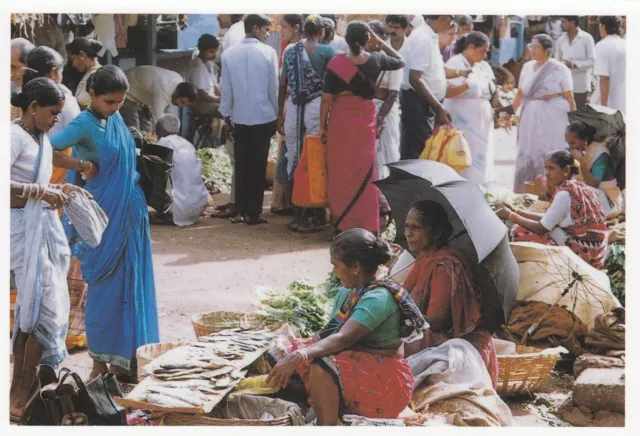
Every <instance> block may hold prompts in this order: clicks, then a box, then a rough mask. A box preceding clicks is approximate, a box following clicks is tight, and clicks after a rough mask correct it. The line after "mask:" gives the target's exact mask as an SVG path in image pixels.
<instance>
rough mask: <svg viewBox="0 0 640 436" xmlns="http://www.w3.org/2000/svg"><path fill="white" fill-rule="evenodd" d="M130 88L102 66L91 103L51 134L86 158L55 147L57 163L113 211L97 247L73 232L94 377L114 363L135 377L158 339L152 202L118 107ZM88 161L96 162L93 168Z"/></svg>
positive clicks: (118, 71)
mask: <svg viewBox="0 0 640 436" xmlns="http://www.w3.org/2000/svg"><path fill="white" fill-rule="evenodd" d="M128 88H129V83H128V82H127V78H126V76H125V74H124V73H123V72H122V70H121V69H120V68H118V67H116V66H113V65H108V66H105V67H102V68H100V69H99V70H98V71H96V73H95V74H93V75H92V76H91V77H90V79H89V82H88V84H87V89H88V90H89V94H90V96H91V104H90V106H89V107H88V108H87V109H86V110H85V111H84V112H82V113H81V114H80V115H78V116H77V117H76V118H75V119H74V120H73V121H72V122H71V123H70V124H69V125H68V126H67V128H66V129H65V130H63V131H62V132H61V133H59V134H58V135H56V136H54V137H53V138H52V139H51V144H52V145H53V147H54V148H55V149H57V150H64V149H66V148H69V147H71V146H74V153H75V154H76V155H77V156H78V157H81V158H83V159H82V160H79V159H76V158H75V157H68V156H64V155H63V154H62V153H60V152H55V156H54V165H61V166H64V167H66V168H68V169H70V170H74V171H75V170H80V171H81V172H82V173H83V176H84V177H85V178H86V179H88V180H87V182H86V184H85V186H84V187H85V189H86V190H87V191H89V192H90V193H91V194H92V195H93V197H94V198H95V199H96V201H97V202H98V204H99V205H100V207H102V209H103V210H104V211H105V213H106V214H107V216H108V217H109V225H108V226H107V229H106V231H105V234H104V235H103V237H102V243H101V244H100V245H99V246H98V247H96V248H93V249H92V248H90V247H88V246H87V245H86V244H84V243H83V242H82V241H81V240H79V239H78V238H72V241H73V247H72V250H73V252H74V254H75V255H77V256H78V257H79V258H80V260H81V261H82V275H83V277H84V280H85V282H86V283H87V284H88V285H89V289H88V293H87V304H86V309H85V326H86V331H87V342H88V346H89V355H90V356H91V357H92V359H93V371H92V373H91V378H93V377H95V376H97V375H98V374H100V373H102V372H104V371H106V370H107V364H109V365H110V366H111V368H110V370H111V372H113V373H115V374H117V375H118V376H119V377H120V378H125V377H127V376H128V377H133V376H135V373H136V369H137V368H136V360H135V357H136V350H137V349H138V347H140V346H142V345H145V344H149V343H154V342H158V341H159V333H158V312H157V307H156V293H155V283H154V278H153V263H152V259H151V240H150V237H149V216H148V213H147V204H146V201H145V197H144V194H143V192H142V190H141V188H140V186H139V185H138V180H139V179H140V175H139V174H138V173H137V172H136V152H135V144H134V141H133V137H132V136H131V133H130V132H129V130H128V128H127V126H126V125H125V123H124V121H123V120H122V117H121V116H120V114H119V113H118V109H119V108H120V106H121V105H122V103H123V102H124V99H125V96H126V93H127V90H128ZM84 158H86V160H87V161H88V162H85V159H84ZM89 162H93V163H94V164H97V165H95V167H94V166H93V165H91V164H90V163H89ZM87 165H89V166H90V167H93V168H92V170H91V171H90V172H87V171H86V166H87ZM96 172H97V174H96ZM69 177H71V178H73V177H75V174H73V173H72V174H70V176H69ZM64 221H65V224H66V221H67V219H66V217H65V219H64ZM67 228H68V226H67Z"/></svg>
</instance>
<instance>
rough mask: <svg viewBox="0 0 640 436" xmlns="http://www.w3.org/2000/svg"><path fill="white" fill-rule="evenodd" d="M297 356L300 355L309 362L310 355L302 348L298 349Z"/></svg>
mask: <svg viewBox="0 0 640 436" xmlns="http://www.w3.org/2000/svg"><path fill="white" fill-rule="evenodd" d="M295 352H296V354H298V355H299V356H300V357H302V359H303V360H304V361H305V362H306V361H307V360H309V355H308V354H307V352H306V351H303V350H302V349H301V348H298V349H297V350H296V351H295Z"/></svg>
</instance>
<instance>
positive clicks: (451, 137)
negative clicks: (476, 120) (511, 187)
mask: <svg viewBox="0 0 640 436" xmlns="http://www.w3.org/2000/svg"><path fill="white" fill-rule="evenodd" d="M420 159H424V160H434V161H436V162H442V163H443V164H446V165H449V166H450V167H451V168H453V169H454V170H456V171H457V172H460V171H462V170H465V169H467V168H469V167H470V166H471V149H470V148H469V143H468V142H467V140H466V138H465V137H464V134H463V133H462V132H461V131H460V130H458V129H455V128H453V126H451V125H446V126H438V127H436V129H435V130H434V132H433V135H432V136H431V138H429V139H427V141H426V142H425V146H424V150H422V154H420Z"/></svg>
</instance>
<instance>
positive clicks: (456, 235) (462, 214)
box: [374, 159, 507, 264]
mask: <svg viewBox="0 0 640 436" xmlns="http://www.w3.org/2000/svg"><path fill="white" fill-rule="evenodd" d="M387 166H388V167H389V170H390V174H389V177H387V178H386V179H383V180H378V181H376V182H374V183H375V184H376V185H377V186H378V188H380V190H381V191H382V193H383V194H384V196H385V197H386V199H387V201H388V202H389V206H391V212H392V214H393V218H394V219H395V222H396V228H397V233H396V243H398V244H400V245H402V246H404V247H405V248H406V240H405V238H404V232H403V229H404V220H405V218H406V216H407V214H408V213H409V209H410V208H411V205H412V204H413V203H415V202H417V201H422V200H432V201H435V202H437V203H439V204H441V205H442V206H443V207H444V209H445V211H446V212H447V214H448V215H449V221H450V222H451V225H452V227H453V233H452V235H451V238H450V239H449V244H450V245H451V246H453V247H455V248H457V249H459V250H460V251H462V252H463V253H465V254H466V255H467V256H468V258H469V260H470V261H471V262H473V263H474V264H476V263H478V262H480V261H482V260H483V259H484V258H485V257H487V256H488V255H489V253H491V252H492V251H493V249H494V248H496V247H497V246H498V244H499V243H500V241H502V238H503V237H504V235H505V234H506V233H507V228H506V226H505V225H504V224H503V223H502V221H500V219H499V218H498V217H497V216H496V214H495V213H494V212H493V211H492V210H491V208H490V207H489V205H488V204H487V201H486V199H485V197H484V194H483V193H482V191H481V190H480V188H479V187H478V186H477V185H476V184H475V183H473V182H470V181H468V180H466V179H463V178H462V177H460V176H459V175H458V173H456V172H455V171H454V170H453V169H452V168H451V167H449V166H448V165H445V164H442V163H440V162H434V161H428V160H422V159H414V160H404V161H400V162H396V163H392V164H389V165H387Z"/></svg>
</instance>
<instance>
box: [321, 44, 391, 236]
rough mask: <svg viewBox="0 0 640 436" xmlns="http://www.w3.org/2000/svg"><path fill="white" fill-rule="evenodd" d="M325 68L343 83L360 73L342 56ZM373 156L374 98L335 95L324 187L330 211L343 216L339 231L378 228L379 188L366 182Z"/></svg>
mask: <svg viewBox="0 0 640 436" xmlns="http://www.w3.org/2000/svg"><path fill="white" fill-rule="evenodd" d="M328 68H329V69H330V70H331V71H333V72H334V73H335V74H336V75H337V76H338V77H339V78H340V79H342V80H343V81H344V82H345V83H350V82H351V80H352V79H353V78H354V77H355V76H356V74H362V73H360V70H359V69H358V67H357V66H356V65H355V64H354V63H353V62H351V61H350V60H349V59H347V58H346V57H345V56H336V57H334V58H333V59H332V60H331V62H330V63H329V66H328ZM375 156H376V106H375V104H374V102H373V100H368V99H365V98H362V97H359V96H337V97H336V99H335V101H334V103H333V105H332V106H331V114H330V119H329V132H328V142H327V161H328V162H327V164H328V181H327V184H328V186H327V188H328V199H329V209H330V210H331V214H332V215H333V216H334V217H335V218H336V219H338V218H340V217H342V220H341V221H340V222H339V223H338V225H337V227H338V230H340V231H345V230H348V229H353V228H363V229H366V230H369V231H370V232H378V230H379V214H378V191H377V188H376V187H375V186H374V185H372V184H370V183H369V182H370V181H372V180H376V178H377V174H376V170H375V168H374V166H373V165H374V161H375ZM365 182H366V185H365ZM362 187H364V189H363V190H362ZM359 191H362V193H361V195H360V197H359V198H358V199H357V200H356V201H355V203H354V204H353V205H352V207H351V208H350V209H349V210H348V212H346V214H345V210H346V209H347V207H348V206H349V204H350V203H351V202H352V201H353V199H354V198H355V197H356V195H357V194H358V193H359ZM343 215H344V216H343Z"/></svg>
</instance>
